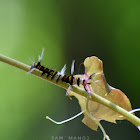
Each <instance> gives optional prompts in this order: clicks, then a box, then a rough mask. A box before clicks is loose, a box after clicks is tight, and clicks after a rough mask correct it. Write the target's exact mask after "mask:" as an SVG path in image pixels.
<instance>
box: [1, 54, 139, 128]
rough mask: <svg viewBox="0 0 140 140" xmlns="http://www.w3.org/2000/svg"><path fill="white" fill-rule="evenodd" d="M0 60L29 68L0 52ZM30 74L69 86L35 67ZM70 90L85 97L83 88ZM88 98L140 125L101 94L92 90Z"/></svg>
mask: <svg viewBox="0 0 140 140" xmlns="http://www.w3.org/2000/svg"><path fill="white" fill-rule="evenodd" d="M0 61H2V62H4V63H7V64H9V65H11V66H14V67H16V68H19V69H21V70H24V71H25V72H28V71H29V70H30V66H29V65H26V64H24V63H21V62H19V61H17V60H14V59H12V58H9V57H7V56H4V55H1V54H0ZM31 74H33V75H35V76H37V77H39V78H42V79H44V80H47V81H49V82H51V83H54V84H56V85H57V86H60V87H62V88H64V89H66V90H67V89H68V87H69V84H67V83H64V82H62V81H61V80H59V81H58V82H57V83H56V80H55V79H53V80H51V77H50V76H49V77H48V78H47V77H46V76H45V75H43V76H41V74H42V72H41V71H39V70H37V69H35V70H34V71H33V72H32V73H31ZM72 91H73V92H76V93H77V94H80V95H82V96H84V97H85V98H87V93H86V91H84V90H82V89H80V88H76V87H74V86H73V88H72ZM90 100H93V101H95V102H98V103H100V104H103V105H105V106H106V107H108V108H110V109H112V110H114V111H116V112H118V113H119V114H121V115H122V116H124V117H125V118H126V119H127V120H129V121H130V122H132V123H133V124H135V125H136V126H140V119H139V118H138V117H136V116H135V115H133V114H131V113H129V112H128V111H126V110H125V109H123V108H121V107H119V106H118V105H116V104H114V103H112V102H110V101H109V100H107V99H105V98H103V97H101V96H99V95H97V94H95V93H93V92H92V93H91V98H90Z"/></svg>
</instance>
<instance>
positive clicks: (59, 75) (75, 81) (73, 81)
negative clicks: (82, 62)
mask: <svg viewBox="0 0 140 140" xmlns="http://www.w3.org/2000/svg"><path fill="white" fill-rule="evenodd" d="M43 55H44V49H43V50H42V53H41V56H39V57H38V62H37V63H34V62H33V64H32V66H31V68H30V71H29V72H28V73H31V72H33V71H34V70H35V69H38V70H40V71H42V74H41V75H44V74H46V77H49V76H51V80H52V79H55V80H56V82H58V81H59V80H61V81H62V82H65V83H68V84H69V88H68V90H67V93H66V95H68V92H69V90H71V89H72V86H73V85H78V86H80V85H83V87H84V89H85V91H86V92H87V93H88V96H89V97H91V95H90V94H89V92H88V89H87V86H88V85H89V84H90V83H89V82H88V81H89V80H90V79H91V78H92V76H93V75H91V76H90V77H89V79H87V80H85V79H83V78H79V77H75V76H73V73H74V63H75V60H73V61H72V65H71V74H72V75H70V76H67V75H65V71H66V64H65V65H64V67H63V68H62V69H61V71H60V72H57V71H55V70H52V69H49V68H47V67H44V66H42V65H41V61H42V58H43Z"/></svg>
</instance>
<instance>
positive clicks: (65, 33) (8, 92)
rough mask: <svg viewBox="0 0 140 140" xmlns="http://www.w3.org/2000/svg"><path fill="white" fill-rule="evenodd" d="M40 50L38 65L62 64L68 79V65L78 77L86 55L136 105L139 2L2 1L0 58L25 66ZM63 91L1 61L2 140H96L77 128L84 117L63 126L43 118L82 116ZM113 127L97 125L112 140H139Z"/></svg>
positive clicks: (139, 96)
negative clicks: (94, 59)
mask: <svg viewBox="0 0 140 140" xmlns="http://www.w3.org/2000/svg"><path fill="white" fill-rule="evenodd" d="M42 48H45V55H44V58H43V65H45V66H47V67H49V68H52V69H55V70H60V69H61V68H62V67H63V65H64V64H67V72H66V73H67V74H68V75H69V74H70V65H71V62H72V60H76V68H75V74H77V73H78V68H79V65H80V63H82V62H83V61H84V59H85V58H86V57H88V56H93V55H95V56H97V57H99V58H100V59H101V60H102V61H103V63H104V72H105V76H106V79H107V82H108V83H109V84H110V85H112V86H113V87H116V88H119V89H121V90H122V91H123V92H124V93H125V94H126V95H127V96H128V97H129V99H130V101H131V103H132V107H133V108H138V107H140V92H139V90H140V84H139V80H140V1H138V0H133V1H127V0H118V1H112V0H106V1H104V0H100V1H99V0H93V1H83V0H79V1H78V0H77V1H73V0H67V1H65V0H39V1H38V0H0V53H1V54H3V55H6V56H9V57H11V58H14V59H17V60H19V61H21V62H23V63H26V64H28V65H31V61H30V58H31V59H35V60H36V61H37V59H38V55H39V54H40V53H41V51H42ZM79 73H84V67H83V66H82V65H81V67H80V71H79ZM65 92H66V91H65V90H64V89H62V88H60V87H57V86H55V85H53V84H51V83H48V82H46V81H43V80H41V79H39V78H37V77H35V76H33V75H29V74H27V73H25V72H23V71H21V70H19V69H16V68H14V67H11V66H9V65H7V64H4V63H0V140H9V139H10V140H25V139H26V140H69V139H70V138H71V140H78V136H79V138H80V137H81V139H82V140H88V138H89V140H93V139H94V140H102V137H103V136H102V132H101V131H100V129H99V130H98V132H95V131H93V130H91V129H89V128H88V127H87V126H85V125H84V124H83V123H82V122H81V120H82V118H83V116H80V117H78V118H76V119H75V120H73V121H71V122H68V123H66V124H63V125H55V124H53V123H52V122H50V121H49V120H46V119H45V116H46V115H49V116H50V117H52V118H53V119H55V120H57V121H62V120H64V119H67V118H69V117H72V116H73V115H75V114H77V113H78V112H80V107H79V104H78V101H77V99H75V98H73V100H70V99H69V98H68V97H66V96H65ZM136 115H137V116H139V117H140V113H136ZM117 122H118V124H117V125H116V124H112V123H109V122H105V121H102V125H103V126H104V128H105V130H106V132H107V134H108V135H109V136H110V138H111V139H112V140H118V139H119V140H132V139H135V140H138V139H140V133H139V131H138V129H137V128H136V127H135V126H134V125H133V124H131V123H130V122H128V121H117ZM74 138H77V139H74ZM81 139H80V140H81Z"/></svg>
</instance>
